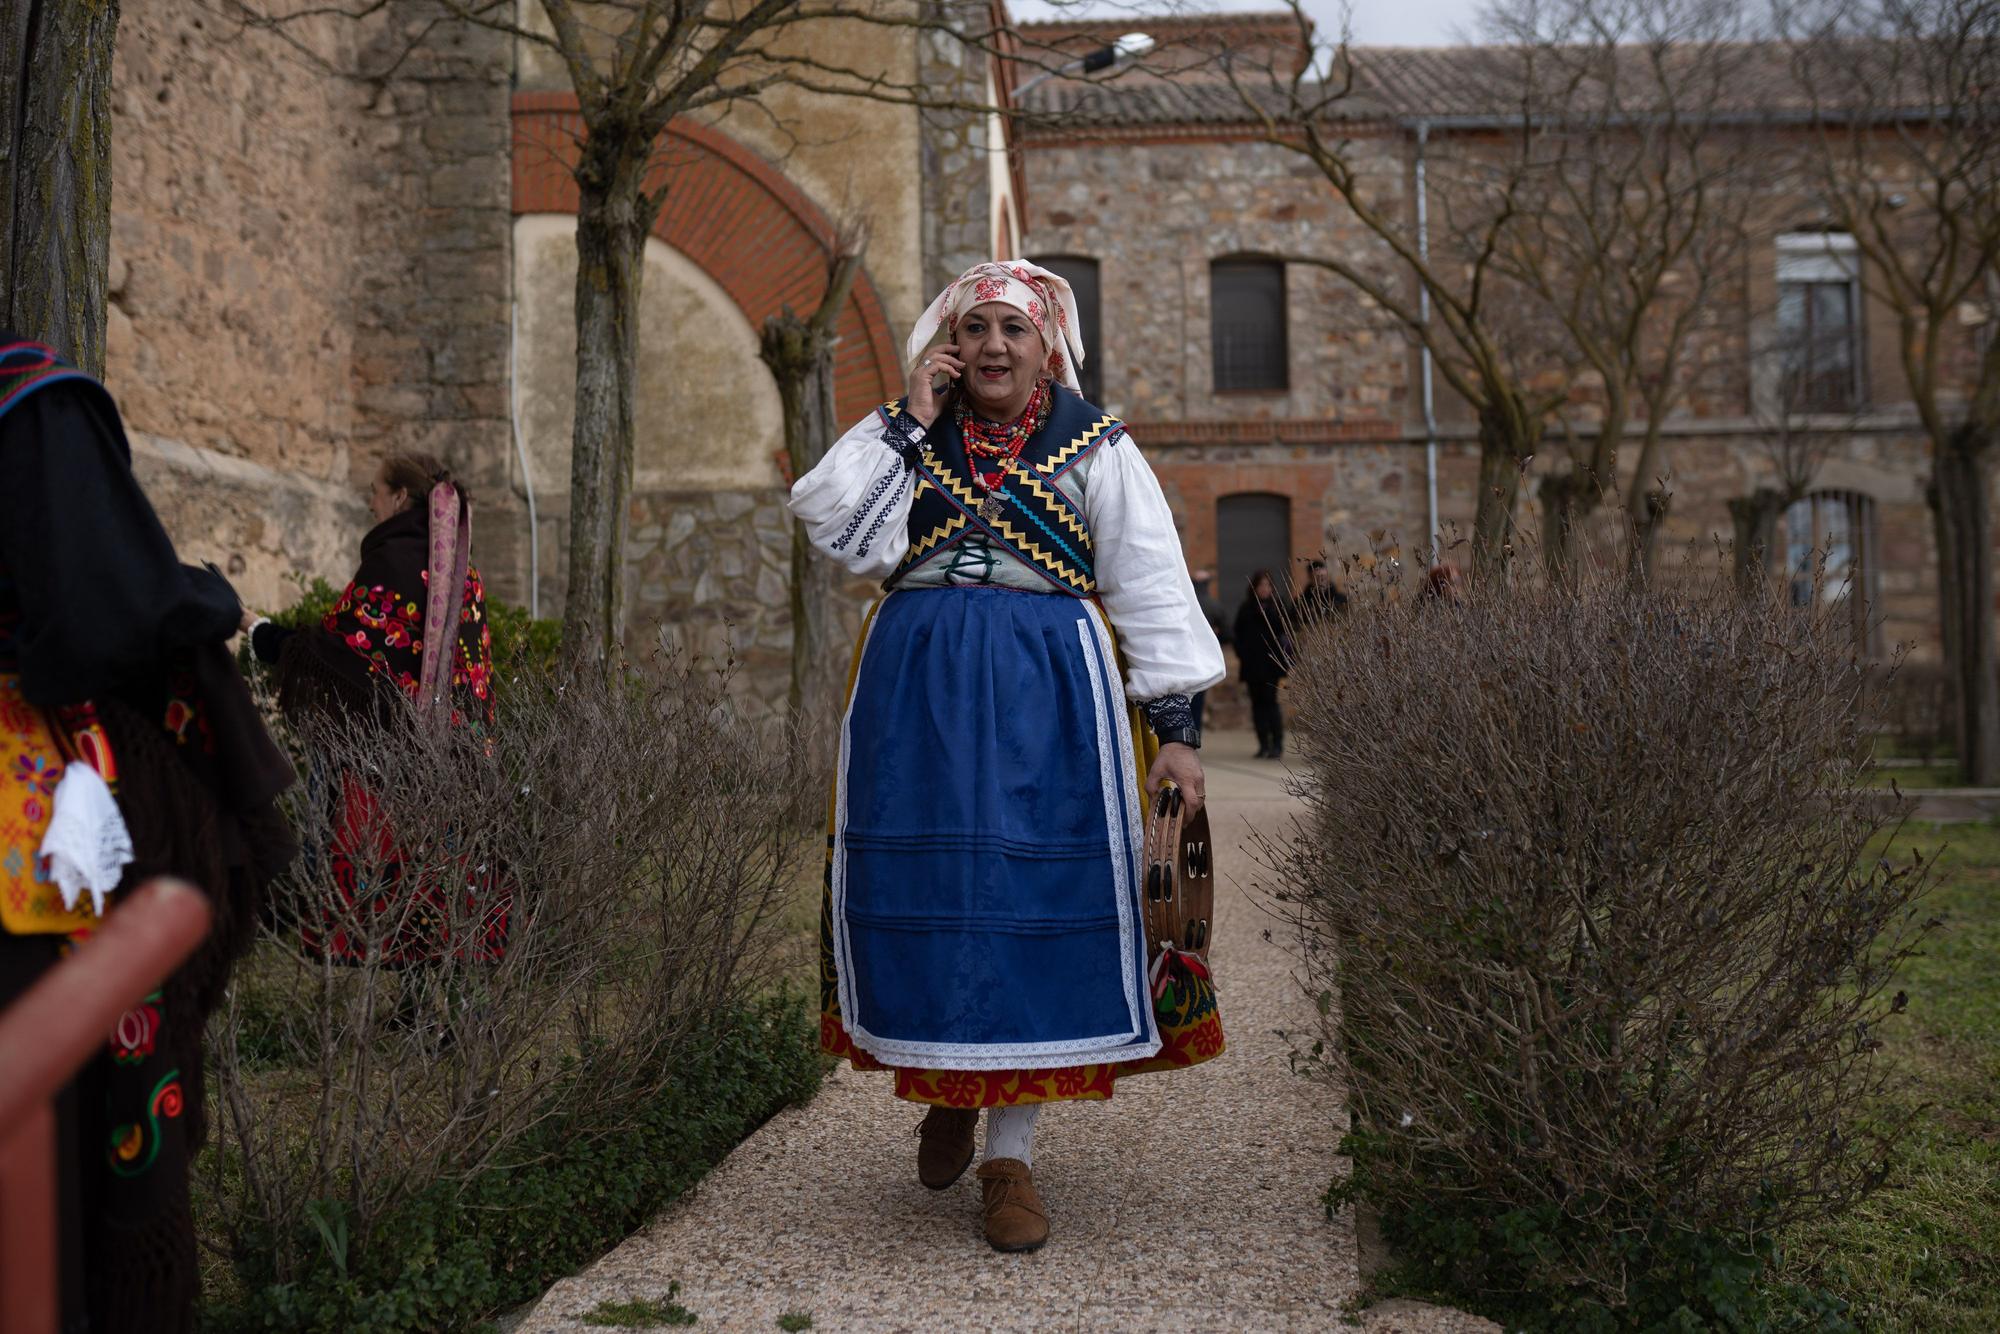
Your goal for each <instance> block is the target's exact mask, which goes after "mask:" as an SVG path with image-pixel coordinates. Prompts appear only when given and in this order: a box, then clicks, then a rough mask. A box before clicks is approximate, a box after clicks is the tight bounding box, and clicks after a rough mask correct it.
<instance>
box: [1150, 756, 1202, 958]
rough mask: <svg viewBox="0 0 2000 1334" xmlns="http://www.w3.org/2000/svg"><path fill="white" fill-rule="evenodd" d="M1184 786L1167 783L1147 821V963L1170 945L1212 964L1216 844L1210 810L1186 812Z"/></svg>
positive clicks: (1161, 788) (1161, 790) (1155, 801)
mask: <svg viewBox="0 0 2000 1334" xmlns="http://www.w3.org/2000/svg"><path fill="white" fill-rule="evenodd" d="M1186 812H1187V804H1186V801H1185V800H1184V799H1183V798H1182V796H1181V791H1180V788H1178V787H1177V786H1175V785H1174V784H1172V783H1165V784H1162V785H1161V787H1160V792H1159V795H1158V796H1157V797H1155V798H1154V799H1153V806H1152V811H1151V813H1150V817H1149V818H1148V820H1147V822H1146V845H1145V878H1144V883H1143V884H1142V885H1141V886H1140V895H1139V897H1140V905H1141V908H1142V910H1143V912H1144V914H1145V924H1146V960H1147V962H1148V964H1150V963H1151V962H1152V961H1153V960H1154V959H1156V958H1158V957H1159V954H1160V951H1161V950H1162V949H1165V948H1167V947H1169V946H1171V947H1172V948H1174V949H1176V950H1179V951H1180V952H1181V953H1183V954H1193V955H1196V956H1198V957H1199V958H1200V959H1201V961H1202V962H1203V963H1207V962H1208V941H1209V934H1210V931H1211V929H1212V926H1213V919H1214V916H1215V845H1214V843H1213V842H1212V841H1211V840H1210V838H1209V834H1208V810H1207V808H1206V807H1204V808H1203V809H1202V810H1199V811H1197V812H1195V813H1194V814H1193V815H1191V816H1190V815H1188V814H1187V813H1186Z"/></svg>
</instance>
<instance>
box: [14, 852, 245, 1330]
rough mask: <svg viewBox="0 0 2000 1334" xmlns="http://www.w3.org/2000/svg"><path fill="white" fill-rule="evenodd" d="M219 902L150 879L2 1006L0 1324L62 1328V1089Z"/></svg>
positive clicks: (190, 948) (179, 956)
mask: <svg viewBox="0 0 2000 1334" xmlns="http://www.w3.org/2000/svg"><path fill="white" fill-rule="evenodd" d="M208 922H209V907H208V900H207V899H206V898H204V897H203V896H202V894H201V892H200V891H199V890H197V889H195V888H194V887H193V886H192V885H188V884H185V883H183V882H181V881H179V880H168V879H160V880H149V881H147V882H146V883H145V884H144V885H141V886H140V887H139V889H138V890H137V891H136V892H135V893H133V894H132V895H131V896H130V897H128V898H127V899H126V900H125V901H124V902H123V903H121V904H120V905H119V906H118V910H117V911H116V912H114V913H112V914H110V916H109V917H108V918H107V919H106V920H105V923H104V928H103V929H102V930H101V931H98V932H97V933H96V934H95V935H94V936H92V937H91V939H90V941H89V942H88V943H87V944H85V945H84V946H82V947H81V948H79V949H78V950H77V951H76V952H75V953H74V954H72V955H71V956H70V957H69V958H67V959H65V960H63V962H62V963H60V964H58V965H56V966H55V967H54V968H52V969H50V970H49V973H48V975H47V976H45V977H44V978H42V980H41V981H39V982H37V983H36V984H35V985H34V987H33V988H32V989H30V990H29V991H28V993H27V994H26V995H24V996H22V997H21V999H19V1000H18V1001H16V1002H14V1004H12V1005H10V1006H8V1007H7V1009H6V1011H5V1012H4V1013H0V1293H4V1294H6V1296H5V1299H4V1302H0V1334H52V1332H53V1331H54V1330H55V1328H56V1325H57V1320H58V1318H59V1311H58V1299H57V1294H56V1175H55V1160H56V1122H55V1112H54V1109H53V1106H52V1103H53V1100H54V1098H55V1096H56V1094H57V1093H58V1092H59V1091H60V1090H61V1089H62V1087H63V1085H64V1084H67V1083H68V1082H69V1081H70V1078H71V1077H72V1076H73V1075H75V1074H76V1072H77V1071H78V1070H79V1069H81V1068H82V1066H83V1064H84V1062H86V1061H88V1060H89V1059H90V1058H91V1056H92V1054H93V1053H95V1052H96V1051H97V1050H98V1049H99V1048H100V1047H102V1046H103V1045H104V1044H105V1042H106V1041H107V1040H108V1037H109V1034H110V1032H111V1028H112V1025H114V1024H116V1023H117V1022H118V1017H119V1016H120V1015H122V1014H124V1013H125V1011H126V1010H127V1009H129V1008H131V1006H132V1005H133V1004H134V1003H135V1002H137V1001H139V1000H141V999H142V998H144V997H145V995H146V994H147V993H148V992H150V991H153V990H154V989H156V988H157V987H158V986H159V985H160V983H161V982H163V981H165V980H166V977H167V974H169V973H171V972H172V971H173V970H174V969H175V967H177V966H178V965H179V964H180V962H181V960H183V959H185V958H187V956H188V955H189V954H191V953H193V952H194V947H195V946H196V945H198V944H200V943H201V938H202V937H203V936H205V935H207V934H208Z"/></svg>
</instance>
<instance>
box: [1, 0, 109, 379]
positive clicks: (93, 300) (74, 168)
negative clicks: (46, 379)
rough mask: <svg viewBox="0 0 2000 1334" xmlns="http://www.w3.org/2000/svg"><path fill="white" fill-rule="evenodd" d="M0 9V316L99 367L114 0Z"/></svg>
mask: <svg viewBox="0 0 2000 1334" xmlns="http://www.w3.org/2000/svg"><path fill="white" fill-rule="evenodd" d="M4 12H5V17H4V19H0V106H4V107H5V108H6V114H5V117H4V120H0V127H4V128H0V289H4V290H0V325H4V326H5V327H7V328H9V329H12V330H13V331H14V332H15V333H18V334H21V335H22V336H24V337H27V338H33V339H37V340H39V341H41V342H44V343H47V344H49V345H50V346H51V347H53V348H55V350H56V351H57V352H59V353H61V354H62V355H63V356H64V357H67V358H68V359H69V360H71V361H73V362H75V363H76V364H77V365H78V366H81V367H82V368H83V369H84V370H86V371H89V372H90V373H91V374H92V375H99V376H101V375H103V374H104V317H105V307H104V303H105V301H106V299H107V296H108V292H107V287H108V283H109V273H110V246H111V52H112V47H113V44H114V43H115V41H116V40H117V36H118V0H41V3H39V4H35V3H30V2H29V0H14V3H10V4H8V5H7V6H6V9H5V11H4Z"/></svg>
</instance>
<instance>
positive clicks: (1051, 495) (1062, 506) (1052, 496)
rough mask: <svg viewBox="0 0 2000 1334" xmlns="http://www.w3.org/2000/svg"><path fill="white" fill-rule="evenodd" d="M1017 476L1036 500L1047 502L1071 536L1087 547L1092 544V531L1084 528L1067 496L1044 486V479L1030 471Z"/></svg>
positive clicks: (1023, 471)
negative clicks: (1060, 518)
mask: <svg viewBox="0 0 2000 1334" xmlns="http://www.w3.org/2000/svg"><path fill="white" fill-rule="evenodd" d="M1016 475H1017V476H1018V477H1020V479H1021V480H1022V481H1023V482H1025V483H1026V484H1027V487H1028V490H1029V491H1031V492H1033V493H1034V495H1035V497H1036V499H1038V500H1042V501H1045V502H1047V504H1048V507H1049V508H1050V509H1051V510H1053V511H1054V512H1055V513H1056V514H1058V515H1060V516H1061V517H1062V521H1063V527H1065V528H1067V529H1069V531H1070V536H1072V537H1074V538H1075V539H1076V540H1077V541H1079V542H1082V543H1085V544H1086V545H1087V544H1088V543H1089V542H1090V530H1089V529H1088V528H1085V527H1084V526H1083V520H1082V519H1080V518H1078V517H1077V513H1076V510H1075V509H1074V508H1073V507H1072V506H1071V504H1070V501H1069V498H1068V497H1067V496H1064V495H1061V494H1060V493H1058V492H1056V490H1055V488H1053V487H1049V486H1044V485H1043V484H1042V479H1041V478H1039V477H1037V476H1036V475H1035V474H1034V473H1033V472H1032V471H1030V470H1026V469H1024V470H1022V471H1021V472H1020V473H1018V474H1016Z"/></svg>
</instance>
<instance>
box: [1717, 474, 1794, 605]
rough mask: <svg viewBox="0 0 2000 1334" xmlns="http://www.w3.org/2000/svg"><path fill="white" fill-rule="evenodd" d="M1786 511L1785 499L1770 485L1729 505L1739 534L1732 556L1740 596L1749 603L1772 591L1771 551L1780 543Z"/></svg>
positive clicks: (1734, 525) (1730, 513)
mask: <svg viewBox="0 0 2000 1334" xmlns="http://www.w3.org/2000/svg"><path fill="white" fill-rule="evenodd" d="M1784 509H1785V502H1784V497H1783V496H1781V495H1779V494H1778V493H1777V492H1776V491H1774V490H1772V489H1771V488H1770V487H1768V486H1760V487H1758V488H1757V489H1756V490H1755V491H1752V492H1751V493H1750V494H1749V495H1747V496H1738V497H1737V498H1736V499H1734V500H1732V501H1730V502H1729V518H1730V523H1731V526H1732V527H1733V528H1734V529H1735V533H1736V544H1735V548H1734V550H1733V552H1732V553H1731V556H1732V560H1733V563H1734V568H1735V574H1736V595H1737V596H1738V597H1740V598H1743V599H1745V600H1746V601H1747V600H1749V599H1751V598H1757V597H1762V596H1764V595H1765V594H1766V593H1767V592H1769V590H1770V578H1771V552H1772V550H1773V548H1774V547H1775V546H1776V543H1777V540H1778V516H1779V515H1780V514H1782V513H1784Z"/></svg>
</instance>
